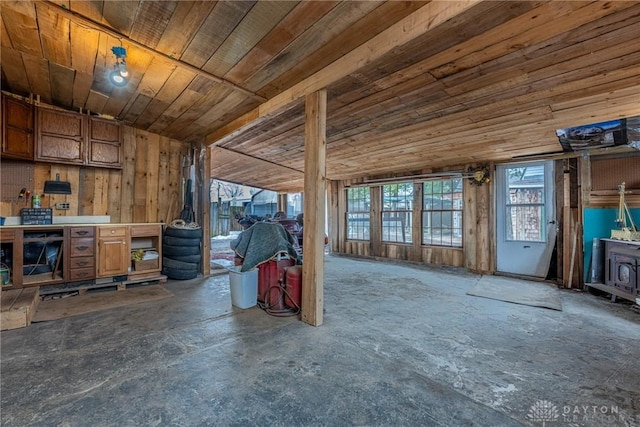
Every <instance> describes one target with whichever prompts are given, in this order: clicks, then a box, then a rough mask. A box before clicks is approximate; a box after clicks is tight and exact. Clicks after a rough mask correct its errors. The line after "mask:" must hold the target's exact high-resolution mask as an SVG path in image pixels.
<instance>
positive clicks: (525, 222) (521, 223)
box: [505, 165, 546, 242]
mask: <svg viewBox="0 0 640 427" xmlns="http://www.w3.org/2000/svg"><path fill="white" fill-rule="evenodd" d="M505 173H506V174H507V183H508V184H507V188H506V190H507V199H506V200H507V203H506V221H507V225H506V231H507V233H506V239H507V240H511V241H513V240H516V241H525V242H545V241H546V227H545V225H546V224H545V221H544V218H545V209H544V194H545V190H544V165H532V166H527V167H514V168H507V169H506V171H505Z"/></svg>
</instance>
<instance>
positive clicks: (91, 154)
mask: <svg viewBox="0 0 640 427" xmlns="http://www.w3.org/2000/svg"><path fill="white" fill-rule="evenodd" d="M36 123H37V126H36V129H37V133H36V135H37V138H36V144H35V145H36V153H35V160H37V161H40V162H54V163H65V164H71V165H83V166H96V167H103V168H116V169H121V168H122V155H123V149H122V124H120V123H118V122H116V121H114V120H107V119H102V118H98V117H90V116H86V115H82V114H78V113H73V112H70V111H59V110H53V109H48V108H38V109H37V113H36ZM32 157H33V156H32Z"/></svg>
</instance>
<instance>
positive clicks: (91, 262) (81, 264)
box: [69, 256, 96, 269]
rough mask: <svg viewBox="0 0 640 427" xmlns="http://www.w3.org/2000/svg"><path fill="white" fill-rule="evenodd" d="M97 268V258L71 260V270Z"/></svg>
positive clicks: (87, 257) (88, 257)
mask: <svg viewBox="0 0 640 427" xmlns="http://www.w3.org/2000/svg"><path fill="white" fill-rule="evenodd" d="M95 266H96V259H95V257H92V256H86V257H78V258H70V259H69V268H71V269H76V268H87V267H91V268H93V267H95Z"/></svg>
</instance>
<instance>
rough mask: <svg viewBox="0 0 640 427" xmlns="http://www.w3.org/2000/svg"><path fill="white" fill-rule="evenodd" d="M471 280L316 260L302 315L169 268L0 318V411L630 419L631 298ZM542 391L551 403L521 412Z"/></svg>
mask: <svg viewBox="0 0 640 427" xmlns="http://www.w3.org/2000/svg"><path fill="white" fill-rule="evenodd" d="M478 280H479V276H475V275H471V274H468V273H466V272H464V271H461V270H454V269H428V268H420V267H412V266H407V265H399V264H394V263H375V262H369V261H362V260H353V259H348V258H343V257H337V256H328V257H327V260H326V268H325V282H326V283H325V310H326V312H325V317H324V325H323V326H322V327H319V328H314V327H311V326H308V325H306V324H304V323H302V322H300V321H298V320H296V319H295V318H275V317H270V316H268V315H266V314H265V313H264V312H262V311H261V310H259V309H258V308H252V309H248V310H238V309H233V308H232V307H231V304H230V296H229V286H228V277H227V276H226V275H225V276H217V277H212V278H208V279H205V280H193V281H185V282H177V281H175V282H174V281H170V282H169V283H167V284H166V288H167V289H169V290H170V291H171V292H172V293H173V294H174V297H171V298H166V299H164V300H161V301H156V302H150V303H145V304H139V305H135V306H129V307H125V308H118V309H114V310H107V311H102V312H98V313H93V314H88V315H82V316H77V317H72V318H67V319H63V320H59V321H52V322H45V323H37V324H33V325H31V326H30V327H28V328H24V329H17V330H12V331H5V332H2V334H1V344H2V348H1V351H2V363H1V369H2V371H1V386H2V388H1V393H2V396H1V410H2V414H1V419H0V421H1V424H2V425H3V426H49V425H51V426H231V425H238V426H240V425H276V426H277V425H282V426H317V425H326V426H336V425H362V426H364V425H366V426H401V425H406V426H416V425H423V426H473V425H475V426H518V425H532V426H541V425H543V422H542V421H545V424H546V426H583V425H584V426H602V425H606V426H609V425H611V426H618V425H619V426H638V425H640V369H638V366H639V361H640V327H639V324H640V314H638V312H636V311H635V310H633V309H632V307H631V305H629V304H624V303H611V302H610V301H609V300H607V299H606V298H602V297H597V296H594V295H590V294H588V293H579V292H575V291H558V292H559V293H560V297H561V299H562V303H563V307H564V310H563V311H561V312H560V311H553V310H547V309H541V308H534V307H529V306H523V305H516V304H510V303H505V302H500V301H495V300H490V299H485V298H478V297H472V296H467V295H465V292H467V291H468V290H469V289H470V288H471V287H472V286H473V285H474V284H475V283H476V282H477V281H478ZM522 285H523V286H527V285H531V283H529V282H523V284H522ZM536 285H540V284H536ZM542 401H546V402H547V403H546V405H548V407H549V408H550V409H552V411H551V412H550V415H542V414H541V413H540V412H533V410H535V409H538V408H540V407H541V405H543V402H542ZM551 405H553V406H551ZM553 409H555V410H556V412H553ZM604 411H606V414H604V415H603V412H604ZM545 417H546V418H545ZM549 417H551V418H549Z"/></svg>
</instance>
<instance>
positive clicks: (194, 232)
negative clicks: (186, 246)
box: [164, 226, 202, 240]
mask: <svg viewBox="0 0 640 427" xmlns="http://www.w3.org/2000/svg"><path fill="white" fill-rule="evenodd" d="M164 235H165V236H169V237H180V238H182V239H198V240H200V239H202V228H200V227H198V228H182V227H171V226H168V227H167V228H166V230H164Z"/></svg>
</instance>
